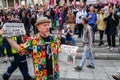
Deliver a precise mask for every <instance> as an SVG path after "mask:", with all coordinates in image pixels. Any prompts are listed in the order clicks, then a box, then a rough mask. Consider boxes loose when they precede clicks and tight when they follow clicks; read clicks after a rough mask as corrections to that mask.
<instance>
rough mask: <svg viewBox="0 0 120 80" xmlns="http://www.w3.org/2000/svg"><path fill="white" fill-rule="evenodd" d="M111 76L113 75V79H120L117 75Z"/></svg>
mask: <svg viewBox="0 0 120 80" xmlns="http://www.w3.org/2000/svg"><path fill="white" fill-rule="evenodd" d="M112 77H113V78H114V79H115V80H120V78H119V77H117V76H116V75H112Z"/></svg>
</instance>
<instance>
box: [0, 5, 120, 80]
mask: <svg viewBox="0 0 120 80" xmlns="http://www.w3.org/2000/svg"><path fill="white" fill-rule="evenodd" d="M119 19H120V5H114V4H112V3H109V4H102V3H100V4H90V5H80V4H76V5H70V6H67V5H64V6H59V5H56V6H54V7H53V6H52V7H51V6H48V5H43V6H42V5H40V6H39V5H35V6H34V7H26V6H23V7H20V8H18V9H15V8H14V7H12V8H7V9H2V10H1V11H0V29H2V27H3V25H4V24H5V23H7V22H10V23H16V22H21V23H23V24H24V27H25V30H26V38H29V37H31V36H33V35H36V38H33V39H32V42H33V43H32V44H31V42H30V41H31V40H27V41H26V39H25V38H24V39H23V40H22V39H21V36H20V37H16V38H15V37H14V38H13V39H14V40H16V41H17V43H18V44H21V43H24V42H28V44H31V45H28V44H26V43H24V45H20V47H22V48H21V49H22V50H24V51H23V53H24V54H26V52H28V53H30V52H32V51H33V53H32V54H33V55H32V57H33V60H35V59H39V57H36V56H35V53H39V52H41V53H42V54H43V52H44V50H46V51H47V52H46V53H51V52H52V51H50V50H49V47H50V46H49V45H48V44H47V45H45V46H47V49H46V48H45V49H44V48H42V49H43V50H40V51H39V50H37V51H36V50H31V47H34V48H33V49H36V48H35V45H36V46H37V48H38V49H40V48H41V47H40V46H39V45H38V44H39V42H38V41H37V39H38V38H37V37H39V35H37V34H41V36H42V39H40V40H41V41H42V42H43V44H44V42H53V43H54V42H55V44H56V45H57V40H56V39H53V37H51V36H48V34H49V33H48V32H49V31H50V34H53V30H55V31H56V32H57V34H56V35H57V37H58V39H59V40H60V43H61V44H68V43H69V42H70V45H76V40H75V38H74V37H73V36H74V34H76V35H78V38H82V40H83V45H84V55H83V57H82V61H81V63H80V65H79V66H77V67H75V69H76V70H82V68H83V65H84V63H85V60H86V58H87V55H89V58H90V65H88V67H89V68H95V66H94V58H93V55H92V50H91V47H92V46H95V45H96V44H95V41H96V39H95V34H96V32H99V34H100V36H99V39H100V40H99V44H98V46H101V45H103V44H104V41H103V36H104V34H106V36H107V39H106V40H107V43H108V46H107V48H108V49H110V50H111V51H112V50H114V48H115V46H116V38H117V37H118V38H120V21H119ZM16 20H18V21H16ZM49 20H50V21H49ZM43 23H44V24H43ZM48 23H50V24H48ZM36 26H37V27H36ZM48 26H49V29H48ZM48 30H49V31H48ZM1 34H2V33H1ZM116 36H117V37H116ZM46 37H47V38H46ZM119 40H120V39H119ZM37 43H38V44H37ZM119 43H120V41H119ZM18 44H16V43H15V42H13V41H12V40H11V39H9V38H3V37H2V36H0V56H5V55H8V56H11V54H13V53H17V52H15V50H17V51H18V52H19V51H20V50H19V48H18V47H19V45H18ZM55 44H54V45H55ZM51 45H52V44H51ZM11 46H12V47H13V48H14V49H15V50H14V49H12V47H11ZM26 46H27V47H26ZM52 48H53V51H54V53H57V52H58V51H57V49H56V48H55V47H54V46H52ZM20 53H21V52H20ZM51 55H53V56H54V57H55V56H56V57H57V55H56V54H47V56H46V57H45V56H42V57H44V58H42V60H43V59H46V61H47V62H46V61H45V62H44V61H43V62H44V65H46V67H47V68H45V69H44V74H45V72H46V71H49V73H47V74H50V75H49V76H47V75H44V77H42V79H43V78H44V79H45V80H47V79H46V76H47V77H49V78H50V80H52V79H53V77H52V76H53V75H51V74H53V73H52V65H51V62H52V58H51ZM49 57H50V58H49ZM14 58H15V62H12V64H11V66H10V67H9V68H8V70H7V72H6V73H5V74H4V75H3V78H4V80H8V79H9V77H10V75H11V74H12V73H13V71H14V70H15V69H16V68H17V67H19V68H20V70H21V72H22V74H23V77H24V80H33V79H32V77H31V76H30V75H29V74H28V68H27V63H26V55H24V56H19V55H17V54H14ZM19 59H20V60H19ZM49 60H50V61H49ZM55 60H57V58H56V59H55ZM23 62H24V63H23ZM33 62H34V67H35V69H34V71H35V75H36V80H38V79H40V78H41V77H40V75H39V73H38V72H37V69H36V65H38V64H39V65H42V66H43V64H40V63H37V62H36V61H33ZM53 62H54V61H53ZM46 63H49V64H46ZM16 64H19V65H16ZM54 66H55V71H54V72H55V74H56V75H55V76H54V77H55V80H59V77H58V75H59V73H58V71H59V70H57V69H58V64H57V63H55V64H54ZM23 67H24V68H23ZM41 70H43V68H42V69H41Z"/></svg>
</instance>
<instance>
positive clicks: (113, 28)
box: [104, 14, 119, 35]
mask: <svg viewBox="0 0 120 80" xmlns="http://www.w3.org/2000/svg"><path fill="white" fill-rule="evenodd" d="M112 15H114V18H115V20H113V19H112ZM104 21H107V26H106V29H105V34H108V35H117V26H118V22H119V18H118V16H117V15H116V14H110V15H109V16H108V17H107V18H105V19H104Z"/></svg>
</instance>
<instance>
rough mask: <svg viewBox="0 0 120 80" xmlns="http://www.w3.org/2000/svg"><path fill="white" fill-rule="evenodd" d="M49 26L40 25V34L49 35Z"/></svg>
mask: <svg viewBox="0 0 120 80" xmlns="http://www.w3.org/2000/svg"><path fill="white" fill-rule="evenodd" d="M49 24H50V23H42V24H38V25H37V29H38V31H39V32H40V33H43V34H45V35H46V34H49Z"/></svg>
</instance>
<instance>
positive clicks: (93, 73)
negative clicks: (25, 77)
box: [0, 58, 120, 80]
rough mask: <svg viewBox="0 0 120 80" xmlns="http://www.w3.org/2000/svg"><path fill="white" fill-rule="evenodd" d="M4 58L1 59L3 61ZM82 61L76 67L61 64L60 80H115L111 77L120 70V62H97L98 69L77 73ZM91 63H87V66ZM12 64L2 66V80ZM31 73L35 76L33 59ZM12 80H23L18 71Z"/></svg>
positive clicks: (30, 64)
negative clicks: (76, 68) (77, 67)
mask: <svg viewBox="0 0 120 80" xmlns="http://www.w3.org/2000/svg"><path fill="white" fill-rule="evenodd" d="M2 59H3V58H0V61H2ZM79 62H80V59H76V63H75V65H72V64H65V63H62V62H60V63H59V65H60V78H61V79H60V80H114V79H113V78H112V77H111V75H112V74H114V73H116V71H118V70H119V69H120V60H95V64H96V68H95V69H88V68H87V67H85V66H84V68H83V71H80V72H77V71H75V70H74V67H75V66H77V65H78V64H79ZM88 62H89V61H87V63H86V65H87V64H88ZM9 65H10V63H7V64H0V80H2V76H1V75H2V74H3V73H4V72H5V71H6V69H7V67H8V66H9ZM28 66H29V73H30V75H32V76H34V72H33V65H32V59H31V58H29V59H28ZM10 80H22V75H21V73H20V71H19V70H18V69H17V70H16V71H15V72H14V73H13V74H12V76H11V77H10Z"/></svg>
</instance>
